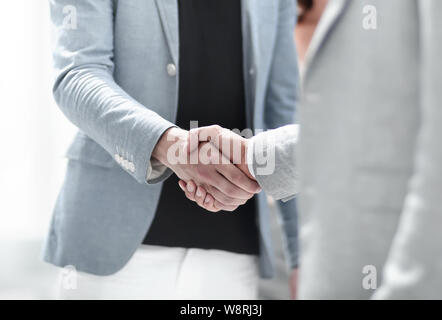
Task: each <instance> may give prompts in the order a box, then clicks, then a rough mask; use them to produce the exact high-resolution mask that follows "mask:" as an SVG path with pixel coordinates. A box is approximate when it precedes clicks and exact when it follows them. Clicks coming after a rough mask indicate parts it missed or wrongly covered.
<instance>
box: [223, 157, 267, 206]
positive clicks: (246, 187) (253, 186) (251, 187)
mask: <svg viewBox="0 0 442 320" xmlns="http://www.w3.org/2000/svg"><path fill="white" fill-rule="evenodd" d="M216 170H217V171H218V172H219V173H221V174H222V175H223V176H224V177H226V179H227V180H229V182H230V183H232V184H233V185H235V186H236V187H238V188H240V189H241V190H243V191H245V192H247V194H255V193H259V192H260V191H261V187H260V186H259V184H258V183H257V182H256V181H254V180H252V179H250V178H249V177H247V176H246V175H245V174H244V172H242V171H241V170H240V169H239V168H238V167H237V166H235V165H233V164H219V165H217V166H216ZM228 195H229V194H228ZM249 198H250V197H249Z"/></svg>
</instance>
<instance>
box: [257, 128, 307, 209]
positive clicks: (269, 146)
mask: <svg viewBox="0 0 442 320" xmlns="http://www.w3.org/2000/svg"><path fill="white" fill-rule="evenodd" d="M298 134H299V126H298V125H296V124H293V125H287V126H284V127H281V128H278V129H274V130H269V131H266V132H262V133H259V134H257V135H256V136H254V137H253V138H252V139H251V140H250V144H249V150H250V152H252V159H251V161H252V164H253V174H254V176H255V178H256V180H257V181H258V183H259V184H260V186H261V187H262V188H263V190H264V191H265V192H266V193H267V194H268V195H270V196H272V197H273V198H274V199H275V200H281V199H282V200H283V201H288V200H290V199H292V198H293V197H294V196H295V195H296V194H297V192H298V174H297V170H296V163H295V158H296V153H295V151H296V144H297V142H298Z"/></svg>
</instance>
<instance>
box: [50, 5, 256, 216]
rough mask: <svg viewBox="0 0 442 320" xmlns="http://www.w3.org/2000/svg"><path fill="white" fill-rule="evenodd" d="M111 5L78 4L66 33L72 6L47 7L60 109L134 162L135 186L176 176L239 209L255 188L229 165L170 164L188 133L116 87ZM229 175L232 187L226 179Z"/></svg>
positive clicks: (105, 145)
mask: <svg viewBox="0 0 442 320" xmlns="http://www.w3.org/2000/svg"><path fill="white" fill-rule="evenodd" d="M114 3H115V1H114V0H100V1H97V0H83V1H79V2H78V3H76V7H75V8H76V13H77V19H78V21H77V23H76V26H77V28H76V29H69V28H66V27H65V26H64V19H65V16H64V13H63V9H64V8H65V6H67V5H70V1H69V0H51V1H50V8H51V19H52V23H53V26H54V31H55V37H56V39H55V40H56V49H55V51H54V62H55V68H56V80H55V84H54V88H53V91H54V97H55V100H56V101H57V103H58V105H59V107H60V109H61V110H62V111H63V112H64V114H65V115H66V116H67V117H68V119H69V120H71V121H72V123H74V124H75V125H76V126H77V127H78V128H80V130H82V131H83V132H84V133H86V135H88V136H89V137H91V138H92V139H93V140H94V141H95V142H97V143H98V144H99V145H101V146H102V147H103V148H104V149H105V150H106V151H107V152H108V153H109V154H110V155H111V156H114V155H117V154H125V155H128V158H130V159H133V161H132V162H133V164H134V166H133V167H132V168H131V169H130V170H129V169H127V168H125V169H126V171H127V173H128V174H130V175H132V176H133V177H134V178H135V179H136V180H137V181H138V182H139V183H142V184H149V183H156V182H160V181H162V180H164V179H165V178H167V177H168V176H169V175H170V173H171V172H172V171H174V172H175V173H176V174H177V175H178V176H179V177H180V178H182V179H193V180H194V181H197V182H198V183H201V184H204V185H205V186H206V187H207V188H209V189H211V190H212V189H213V190H214V194H215V196H216V197H217V199H218V200H219V201H220V202H221V203H224V202H229V203H243V201H244V198H247V199H248V198H250V197H251V196H253V192H250V191H253V190H257V189H258V186H257V184H256V183H255V182H253V181H249V179H247V177H246V176H245V175H244V174H242V173H241V172H240V170H238V169H237V168H236V167H235V166H233V165H231V164H230V165H229V164H223V165H206V166H197V165H196V164H195V165H191V164H188V163H182V165H181V164H176V163H174V164H172V163H170V162H169V161H168V157H167V156H168V150H169V147H171V146H172V145H176V144H179V143H182V144H184V143H187V131H184V130H181V129H179V128H176V127H175V125H174V124H173V123H171V122H169V121H167V120H165V119H163V118H162V117H161V116H159V115H158V114H157V113H155V112H153V111H152V110H150V109H149V108H148V107H146V106H143V105H141V104H140V103H138V102H137V101H135V100H134V99H133V98H132V97H130V96H129V95H128V94H127V93H126V92H125V91H124V90H123V89H122V88H121V87H119V86H118V84H117V83H115V81H114V78H113V70H114V64H113V42H114V39H113V23H114V13H115V12H114V11H115V8H114ZM168 168H169V169H171V170H168ZM222 175H224V176H222ZM232 175H234V178H232V179H230V181H228V180H227V179H226V178H224V177H229V176H230V177H231V176H232ZM235 178H236V179H235ZM214 187H216V188H214ZM227 209H229V207H227Z"/></svg>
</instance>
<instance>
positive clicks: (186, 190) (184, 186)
mask: <svg viewBox="0 0 442 320" xmlns="http://www.w3.org/2000/svg"><path fill="white" fill-rule="evenodd" d="M178 185H179V186H180V188H181V190H183V191H184V193H185V194H186V196H187V198H188V199H189V200H192V201H195V202H196V197H195V193H196V188H195V187H194V186H195V183H194V182H193V181H190V182H189V183H186V182H185V181H183V180H180V181H178ZM192 188H194V189H193V191H189V189H191V190H192Z"/></svg>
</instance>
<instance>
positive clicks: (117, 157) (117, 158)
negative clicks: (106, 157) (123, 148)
mask: <svg viewBox="0 0 442 320" xmlns="http://www.w3.org/2000/svg"><path fill="white" fill-rule="evenodd" d="M114 158H115V161H116V162H117V163H118V164H120V163H121V157H120V155H118V154H116V155H115V156H114Z"/></svg>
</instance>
